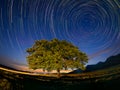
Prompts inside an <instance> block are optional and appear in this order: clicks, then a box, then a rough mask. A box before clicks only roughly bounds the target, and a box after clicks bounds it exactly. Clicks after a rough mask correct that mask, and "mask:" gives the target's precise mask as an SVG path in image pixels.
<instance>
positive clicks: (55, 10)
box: [0, 0, 120, 64]
mask: <svg viewBox="0 0 120 90" xmlns="http://www.w3.org/2000/svg"><path fill="white" fill-rule="evenodd" d="M53 38H58V39H60V40H67V41H69V42H72V43H73V44H74V45H76V46H77V47H79V49H80V50H81V51H83V52H85V53H86V54H87V55H88V57H89V62H88V64H94V63H97V62H99V61H104V60H105V59H106V58H107V57H109V56H111V55H115V54H119V53H120V0H0V55H4V56H8V57H11V58H12V59H14V60H15V61H17V62H18V63H22V64H27V63H26V55H27V53H26V49H27V48H29V47H31V46H32V45H33V43H34V41H35V40H41V39H47V40H51V39H53ZM8 64H9V62H8Z"/></svg>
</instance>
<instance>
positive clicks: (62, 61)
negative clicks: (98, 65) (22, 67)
mask: <svg viewBox="0 0 120 90" xmlns="http://www.w3.org/2000/svg"><path fill="white" fill-rule="evenodd" d="M27 52H28V54H29V55H28V56H27V62H28V64H29V68H32V69H43V70H47V71H51V70H57V72H58V73H60V70H62V69H65V70H66V69H70V68H71V69H74V68H81V69H84V68H85V67H84V65H85V63H87V61H88V57H87V55H86V54H85V53H83V52H81V51H80V50H79V48H78V47H76V46H74V45H73V44H72V43H70V42H67V41H65V40H58V39H53V40H50V41H48V40H37V41H35V43H34V45H33V46H32V47H31V48H28V49H27Z"/></svg>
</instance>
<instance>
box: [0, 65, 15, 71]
mask: <svg viewBox="0 0 120 90" xmlns="http://www.w3.org/2000/svg"><path fill="white" fill-rule="evenodd" d="M0 67H2V68H7V69H12V70H16V69H14V68H12V67H9V66H5V65H2V64H0Z"/></svg>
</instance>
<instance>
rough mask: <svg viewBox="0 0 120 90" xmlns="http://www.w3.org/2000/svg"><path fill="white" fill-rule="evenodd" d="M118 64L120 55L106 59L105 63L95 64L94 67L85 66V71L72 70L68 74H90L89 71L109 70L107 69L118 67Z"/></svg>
mask: <svg viewBox="0 0 120 90" xmlns="http://www.w3.org/2000/svg"><path fill="white" fill-rule="evenodd" d="M119 64H120V54H118V55H115V56H110V57H109V58H107V60H106V61H105V62H99V63H97V64H95V65H87V67H86V70H85V71H82V70H80V69H77V70H74V71H72V72H70V73H81V72H90V71H95V70H100V69H105V68H109V67H112V66H115V65H119Z"/></svg>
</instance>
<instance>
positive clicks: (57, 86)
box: [0, 65, 120, 90]
mask: <svg viewBox="0 0 120 90" xmlns="http://www.w3.org/2000/svg"><path fill="white" fill-rule="evenodd" d="M40 89H41V90H61V89H63V90H76V89H110V90H114V89H115V90H116V89H120V65H117V66H114V67H110V68H106V69H102V70H97V71H94V72H86V73H81V74H61V77H60V78H58V77H57V75H56V74H30V73H27V72H20V71H14V70H8V69H5V68H0V90H40Z"/></svg>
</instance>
